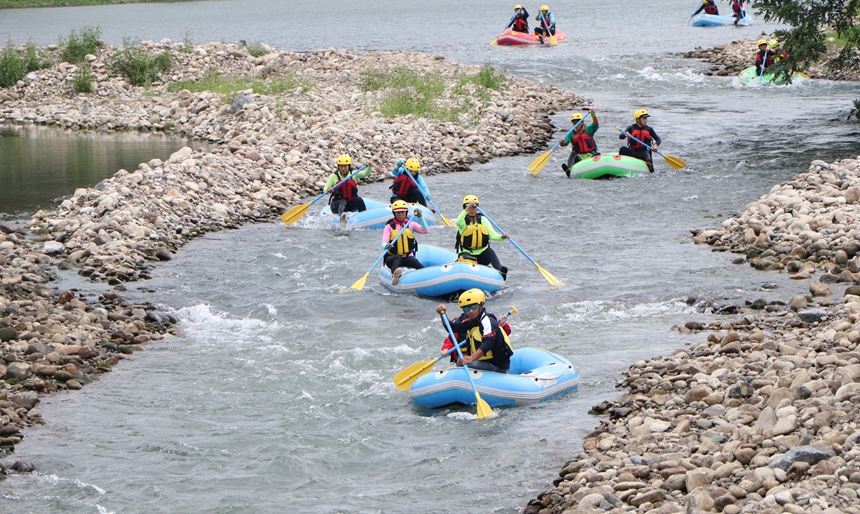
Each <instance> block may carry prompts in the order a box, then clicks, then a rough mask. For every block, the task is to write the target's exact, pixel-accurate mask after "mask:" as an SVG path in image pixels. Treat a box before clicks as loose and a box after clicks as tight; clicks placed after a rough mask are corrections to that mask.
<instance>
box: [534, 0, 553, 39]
mask: <svg viewBox="0 0 860 514" xmlns="http://www.w3.org/2000/svg"><path fill="white" fill-rule="evenodd" d="M535 5H540V4H538V0H535ZM538 17H539V18H540V23H541V25H543V29H544V31H546V34H547V35H548V36H549V46H555V45H557V44H558V41H557V40H556V39H555V36H554V35H553V34H551V33H550V31H549V23H548V22H547V20H546V18H544V15H543V13H542V12H541V10H540V8H538ZM541 43H543V39H541Z"/></svg>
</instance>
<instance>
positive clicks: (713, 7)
mask: <svg viewBox="0 0 860 514" xmlns="http://www.w3.org/2000/svg"><path fill="white" fill-rule="evenodd" d="M705 13H707V14H714V15H717V14H720V10H719V9H717V4H708V5H706V6H705Z"/></svg>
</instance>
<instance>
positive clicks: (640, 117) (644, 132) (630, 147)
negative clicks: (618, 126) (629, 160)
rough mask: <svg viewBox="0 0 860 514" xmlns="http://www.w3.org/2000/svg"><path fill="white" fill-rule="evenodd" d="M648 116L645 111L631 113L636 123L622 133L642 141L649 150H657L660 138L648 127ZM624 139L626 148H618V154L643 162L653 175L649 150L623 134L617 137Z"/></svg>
mask: <svg viewBox="0 0 860 514" xmlns="http://www.w3.org/2000/svg"><path fill="white" fill-rule="evenodd" d="M650 116H651V115H650V114H648V111H646V110H645V109H639V110H638V111H636V112H635V113H633V120H634V121H635V122H636V123H634V124H633V125H630V126H629V127H627V128H626V129H624V132H626V133H627V134H629V135H631V136H633V137H635V138H636V139H638V140H639V141H642V143H645V145H648V146H650V147H651V149H653V150H657V148H658V147H659V146H660V136H658V135H657V132H655V131H654V129H653V128H651V127H649V126H648V118H649V117H650ZM625 137H626V138H627V146H622V147H621V148H619V149H618V153H619V154H621V155H627V156H629V157H636V158H637V159H640V160H643V161H645V164H647V165H648V171H650V172H651V173H654V162H653V161H652V159H651V149H648V147H646V146H645V145H643V144H642V143H640V142H639V141H634V140H633V139H632V138H630V137H627V136H626V135H624V134H619V135H618V139H624V138H625Z"/></svg>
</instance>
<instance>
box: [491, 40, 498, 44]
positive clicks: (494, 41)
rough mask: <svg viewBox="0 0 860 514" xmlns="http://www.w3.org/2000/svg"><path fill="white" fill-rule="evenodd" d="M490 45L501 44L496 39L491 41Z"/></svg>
mask: <svg viewBox="0 0 860 514" xmlns="http://www.w3.org/2000/svg"><path fill="white" fill-rule="evenodd" d="M490 44H491V45H498V44H499V42H498V41H496V40H495V39H494V40H492V41H490Z"/></svg>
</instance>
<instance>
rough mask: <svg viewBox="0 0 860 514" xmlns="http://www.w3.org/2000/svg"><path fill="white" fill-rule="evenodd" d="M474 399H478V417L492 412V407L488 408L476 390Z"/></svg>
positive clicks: (483, 416)
mask: <svg viewBox="0 0 860 514" xmlns="http://www.w3.org/2000/svg"><path fill="white" fill-rule="evenodd" d="M475 400H477V401H478V419H483V418H486V417H487V416H489V415H490V414H492V413H493V409H491V408H490V405H489V404H488V403H487V402H485V401H484V400H483V399H481V395H480V394H478V391H475Z"/></svg>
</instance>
